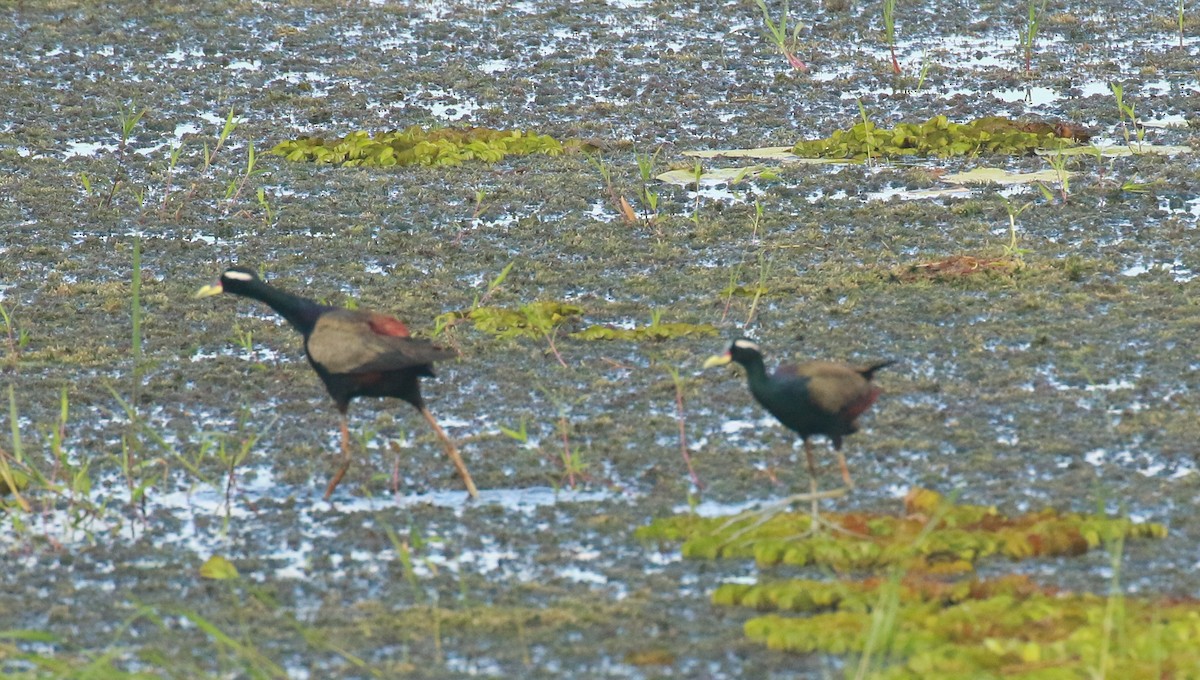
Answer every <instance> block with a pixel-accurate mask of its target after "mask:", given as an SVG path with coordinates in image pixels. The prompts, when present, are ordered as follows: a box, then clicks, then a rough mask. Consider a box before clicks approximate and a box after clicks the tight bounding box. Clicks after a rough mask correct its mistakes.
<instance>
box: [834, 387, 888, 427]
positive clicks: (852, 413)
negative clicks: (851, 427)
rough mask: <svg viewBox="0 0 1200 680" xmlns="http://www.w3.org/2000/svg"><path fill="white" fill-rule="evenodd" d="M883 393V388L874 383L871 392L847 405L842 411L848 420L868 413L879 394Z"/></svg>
mask: <svg viewBox="0 0 1200 680" xmlns="http://www.w3.org/2000/svg"><path fill="white" fill-rule="evenodd" d="M881 394H883V390H881V389H879V388H878V387H875V386H873V385H872V386H871V390H870V391H869V392H867V393H866V394H864V395H863V396H861V397H859V399H858V400H857V401H855V402H854V403H852V404H850V405H849V406H847V407H846V408H845V410H843V411H842V413H843V414H845V418H846V419H847V420H850V421H852V420H854V419H855V418H857V417H859V416H861V415H862V414H863V413H866V411H867V409H869V408H871V404H874V403H875V400H876V399H878V398H879V395H881Z"/></svg>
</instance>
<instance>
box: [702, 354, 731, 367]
mask: <svg viewBox="0 0 1200 680" xmlns="http://www.w3.org/2000/svg"><path fill="white" fill-rule="evenodd" d="M731 361H733V355H732V354H730V353H729V352H726V353H724V354H714V355H713V356H711V357H709V358H707V359H705V360H704V368H712V367H713V366H724V365H725V364H728V363H729V362H731Z"/></svg>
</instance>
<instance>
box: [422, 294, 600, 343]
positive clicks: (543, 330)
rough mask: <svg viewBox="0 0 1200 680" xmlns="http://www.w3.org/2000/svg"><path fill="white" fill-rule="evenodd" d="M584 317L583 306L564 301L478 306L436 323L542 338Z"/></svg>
mask: <svg viewBox="0 0 1200 680" xmlns="http://www.w3.org/2000/svg"><path fill="white" fill-rule="evenodd" d="M581 314H583V308H582V307H578V306H576V305H571V304H567V303H565V302H552V301H551V302H531V303H530V304H527V305H522V306H521V307H518V308H516V309H509V308H506V307H475V308H473V309H470V310H467V311H465V312H447V313H445V314H442V315H441V316H439V317H438V318H437V321H436V323H437V325H438V326H439V327H445V326H452V325H455V324H458V323H462V322H464V321H470V322H471V323H473V324H474V325H475V328H476V329H478V330H481V331H483V332H484V333H489V334H491V335H494V336H496V337H499V338H519V337H530V338H540V337H542V336H543V335H546V334H548V333H550V332H551V331H553V330H554V329H555V328H556V327H557V326H559V325H561V324H563V323H564V322H566V321H568V320H570V319H572V318H575V317H578V316H579V315H581Z"/></svg>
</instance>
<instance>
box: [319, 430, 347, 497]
mask: <svg viewBox="0 0 1200 680" xmlns="http://www.w3.org/2000/svg"><path fill="white" fill-rule="evenodd" d="M349 421H350V417H349V416H348V415H347V414H345V413H343V414H342V464H341V466H340V467H338V470H337V472H335V473H334V474H333V479H331V480H329V486H327V487H325V500H329V497H330V496H332V495H333V490H334V489H336V488H337V485H338V484H340V483H341V481H342V477H345V476H346V470H349V469H350V422H349Z"/></svg>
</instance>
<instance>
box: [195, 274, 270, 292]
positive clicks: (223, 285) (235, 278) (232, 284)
mask: <svg viewBox="0 0 1200 680" xmlns="http://www.w3.org/2000/svg"><path fill="white" fill-rule="evenodd" d="M256 283H262V279H260V278H258V274H257V273H255V271H254V270H253V269H248V268H246V267H230V268H229V269H226V270H225V271H223V272H221V278H219V279H217V282H216V283H213V284H209V285H207V286H205V287H203V288H201V289H200V290H198V291H196V297H197V298H206V297H209V296H210V295H220V294H221V293H225V292H229V293H238V292H240V291H242V290H245V289H246V288H249V287H253V286H254V284H256Z"/></svg>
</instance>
